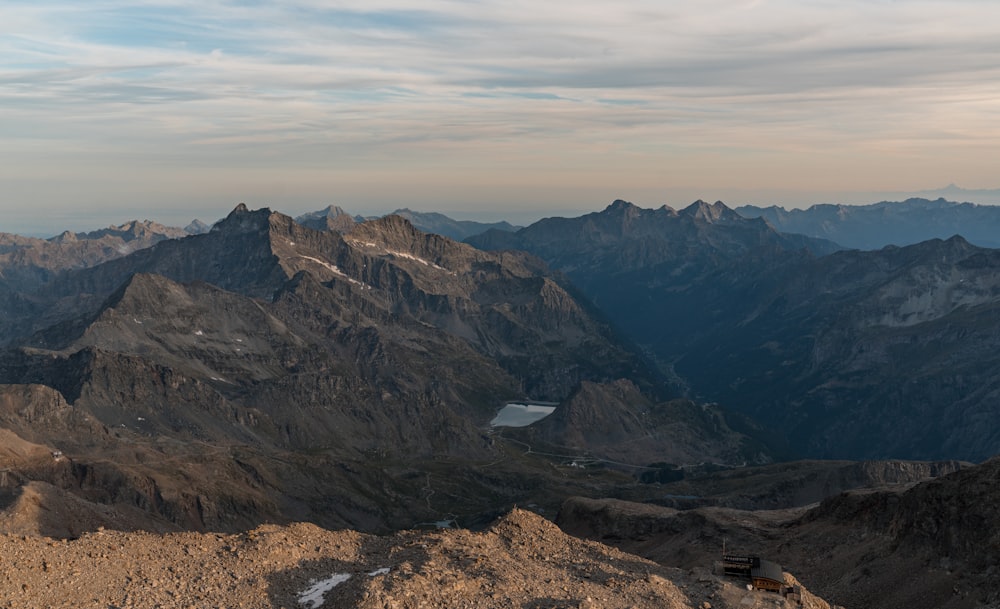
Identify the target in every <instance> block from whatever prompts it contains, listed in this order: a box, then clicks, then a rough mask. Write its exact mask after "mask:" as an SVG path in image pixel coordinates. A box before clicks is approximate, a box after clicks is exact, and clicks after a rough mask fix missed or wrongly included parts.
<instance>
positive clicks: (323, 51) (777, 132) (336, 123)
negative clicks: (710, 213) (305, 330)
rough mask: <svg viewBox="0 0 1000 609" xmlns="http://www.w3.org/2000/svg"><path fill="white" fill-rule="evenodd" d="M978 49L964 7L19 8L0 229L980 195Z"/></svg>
mask: <svg viewBox="0 0 1000 609" xmlns="http://www.w3.org/2000/svg"><path fill="white" fill-rule="evenodd" d="M997 24H1000V5H994V4H990V3H983V2H977V1H976V0H957V1H951V2H944V1H927V2H919V3H918V2H905V3H904V2H888V1H879V2H870V1H862V0H850V1H847V2H840V3H817V2H810V3H802V2H796V1H793V0H710V1H708V2H703V3H697V4H690V3H676V2H660V3H650V2H646V1H642V0H628V1H625V2H619V3H607V2H596V1H590V0H583V1H579V0H578V1H576V2H573V3H569V2H560V1H555V2H550V3H546V4H544V5H537V4H526V3H518V2H514V3H511V2H503V3H500V2H493V1H485V2H478V3H468V2H457V1H453V0H417V1H411V2H405V3H404V2H395V1H393V0H378V1H376V2H372V1H370V0H369V1H366V2H360V1H359V0H342V1H338V2H327V1H324V0H287V1H285V2H281V3H245V2H236V1H235V0H234V1H228V0H227V1H216V2H201V3H194V2H190V0H138V1H130V2H125V1H124V0H102V1H101V2H99V3H85V4H81V3H73V2H68V1H67V0H33V1H31V2H27V1H16V0H14V1H11V2H5V3H3V5H2V6H0V50H2V52H3V54H2V57H3V60H2V61H0V103H2V104H3V108H4V112H3V114H2V115H0V160H2V163H0V186H2V188H0V212H2V220H0V221H2V225H0V231H4V232H23V231H27V230H30V231H33V232H58V231H59V230H61V229H63V228H73V229H77V230H85V229H90V228H96V227H99V226H107V225H108V224H109V223H119V222H122V221H125V220H127V219H144V218H149V219H153V220H157V221H160V222H164V223H170V224H177V223H178V220H179V219H181V218H186V220H184V223H186V222H187V221H190V219H192V218H196V217H197V218H200V219H202V220H205V221H211V220H213V219H217V218H218V217H221V216H224V215H225V214H226V213H228V211H229V210H231V209H232V207H233V206H235V205H236V204H237V203H239V202H241V201H243V202H246V203H247V205H249V206H251V207H262V206H269V207H272V208H274V209H277V210H280V211H284V212H285V213H290V214H292V215H295V214H298V213H303V212H305V211H310V210H315V209H319V208H322V207H324V206H326V205H329V204H337V205H341V206H342V207H344V208H345V209H349V210H350V211H351V212H352V213H360V214H366V215H367V214H377V213H384V212H386V211H391V210H393V209H396V208H400V207H411V208H413V209H417V210H421V211H440V212H442V213H446V214H448V215H451V216H453V217H458V216H460V215H462V214H465V215H467V216H468V217H473V216H475V215H477V214H480V215H481V214H488V213H495V215H494V216H491V217H490V218H488V219H497V218H504V219H510V220H511V221H516V222H524V221H526V220H527V219H529V218H532V217H535V218H537V217H541V216H544V215H574V214H577V213H585V212H586V211H594V210H598V209H601V208H603V206H605V205H606V204H607V203H608V202H610V201H612V200H614V199H616V198H622V199H626V200H630V201H632V202H634V203H636V204H638V205H641V206H644V207H658V206H660V205H664V204H667V205H670V206H671V207H682V206H684V205H686V204H689V203H690V202H691V201H694V200H696V199H699V198H700V199H704V200H711V201H714V200H723V201H725V202H726V203H727V204H730V205H732V206H739V205H742V204H746V203H753V204H758V205H772V204H777V205H782V206H785V207H806V206H808V205H811V204H815V203H848V204H857V203H870V202H875V201H877V200H880V199H883V198H893V197H892V195H893V194H894V193H920V192H928V191H929V190H932V189H939V188H942V187H943V186H944V185H947V184H958V185H960V186H961V187H963V188H966V189H969V190H970V191H975V190H976V189H983V190H989V189H996V188H998V187H1000V183H998V179H997V177H996V170H995V161H996V158H995V157H996V150H998V149H1000V146H998V144H1000V115H998V114H997V112H996V110H995V108H996V100H997V99H1000V46H998V45H996V43H995V41H996V39H997V35H998V33H1000V31H998V30H1000V25H997ZM970 200H973V199H970ZM973 202H993V201H975V200H973ZM77 220H81V221H83V222H86V223H87V224H80V223H78V222H77Z"/></svg>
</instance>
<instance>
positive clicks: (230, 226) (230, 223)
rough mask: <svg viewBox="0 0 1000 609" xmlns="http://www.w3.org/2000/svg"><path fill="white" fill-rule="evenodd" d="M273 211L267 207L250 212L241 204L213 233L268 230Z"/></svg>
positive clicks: (217, 224) (221, 221) (219, 223)
mask: <svg viewBox="0 0 1000 609" xmlns="http://www.w3.org/2000/svg"><path fill="white" fill-rule="evenodd" d="M270 217H271V210H270V209H269V208H267V207H262V208H261V209H256V210H254V211H250V210H249V209H247V206H246V204H244V203H240V204H239V205H237V206H236V208H235V209H233V211H231V212H229V215H228V216H226V217H225V218H224V219H222V220H220V221H219V222H217V223H216V224H215V226H213V227H212V232H215V231H221V232H226V233H251V232H257V231H263V230H266V229H267V227H268V225H269V220H270Z"/></svg>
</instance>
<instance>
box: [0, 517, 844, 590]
mask: <svg viewBox="0 0 1000 609" xmlns="http://www.w3.org/2000/svg"><path fill="white" fill-rule="evenodd" d="M0 555H2V556H3V557H4V559H3V561H2V562H0V565H2V567H0V599H2V600H0V603H2V604H0V606H3V607H7V608H11V609H15V608H18V609H20V608H25V609H26V608H35V607H95V608H96V607H100V608H102V609H105V608H109V607H115V608H126V607H129V608H135V609H140V608H142V609H145V608H150V609H152V608H158V607H162V608H172V607H247V608H261V609H264V608H269V609H270V608H278V607H285V608H287V609H292V608H298V607H306V608H309V609H320V608H326V609H332V608H347V607H357V608H361V609H369V608H370V609H376V608H379V609H381V608H407V609H409V608H417V607H469V608H487V607H498V608H499V607H510V608H534V609H542V608H570V607H573V608H583V607H592V608H597V607H607V608H618V607H621V608H625V607H635V608H640V609H643V608H650V609H651V608H653V607H657V608H667V609H687V608H697V609H709V608H712V607H715V608H736V607H739V608H740V609H753V608H763V607H768V608H771V607H781V606H785V605H786V602H785V601H784V600H783V599H782V598H781V597H779V596H777V595H775V594H771V593H766V592H756V591H753V592H751V591H747V590H746V588H745V587H744V586H743V585H742V584H741V583H740V582H736V581H728V580H725V579H721V578H718V577H716V576H714V575H712V574H711V573H710V571H709V570H708V569H701V568H696V569H692V570H679V569H671V568H666V567H663V566H660V565H658V564H656V563H654V562H651V561H648V560H645V559H642V558H639V557H637V556H633V555H630V554H625V553H623V552H620V551H618V550H615V549H613V548H609V547H607V546H605V545H602V544H600V543H597V542H592V541H583V540H579V539H575V538H573V537H570V536H568V535H565V534H564V533H562V532H561V531H560V530H559V529H558V528H557V527H556V526H555V525H553V524H552V523H550V522H548V521H546V520H545V519H543V518H541V517H540V516H537V515H535V514H533V513H531V512H527V511H524V510H514V511H513V512H511V513H509V514H508V515H506V516H505V517H503V518H501V519H500V520H498V521H497V522H495V523H494V524H493V526H492V527H491V528H490V529H488V530H487V531H484V532H482V533H472V532H469V531H465V530H443V531H433V532H422V531H404V532H400V533H396V534H394V535H392V536H388V537H376V536H370V535H364V534H360V533H356V532H353V531H341V532H333V531H327V530H324V529H320V528H318V527H316V526H314V525H309V524H298V525H293V526H287V527H286V526H275V525H265V526H262V527H259V528H257V529H255V530H253V531H250V532H247V533H242V534H236V535H221V534H200V533H171V534H167V535H162V536H161V535H155V534H150V533H122V532H112V531H97V532H94V533H88V534H86V535H84V536H82V537H81V538H79V539H76V540H72V541H67V540H59V541H57V540H53V539H49V538H44V537H30V536H15V535H5V536H2V537H0ZM788 581H789V582H793V581H794V580H793V579H792V578H791V577H790V576H789V579H788ZM787 606H799V605H794V604H793V603H791V602H789V603H787ZM801 606H802V607H805V608H806V609H829V607H830V606H829V605H828V604H827V603H826V602H824V601H822V600H820V599H818V598H816V597H814V596H812V595H811V594H809V593H808V592H806V593H804V595H803V603H802V605H801Z"/></svg>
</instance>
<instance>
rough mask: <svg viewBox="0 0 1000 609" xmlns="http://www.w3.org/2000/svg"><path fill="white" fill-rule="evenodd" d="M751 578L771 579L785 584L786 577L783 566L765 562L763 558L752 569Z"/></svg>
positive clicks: (768, 561)
mask: <svg viewBox="0 0 1000 609" xmlns="http://www.w3.org/2000/svg"><path fill="white" fill-rule="evenodd" d="M750 577H753V578H755V579H756V578H758V577H759V578H761V579H770V580H773V581H776V582H778V583H779V584H780V583H784V581H785V577H784V574H783V573H782V570H781V565H779V564H778V563H776V562H771V561H770V560H764V559H763V558H761V559H760V560H759V561H757V562H756V564H754V566H753V568H751V569H750Z"/></svg>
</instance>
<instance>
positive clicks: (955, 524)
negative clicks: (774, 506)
mask: <svg viewBox="0 0 1000 609" xmlns="http://www.w3.org/2000/svg"><path fill="white" fill-rule="evenodd" d="M857 467H859V468H861V469H864V470H867V471H868V473H869V474H871V475H872V476H873V477H875V478H878V477H887V478H889V479H898V478H899V477H900V476H902V477H904V478H906V477H908V476H909V475H908V474H907V471H908V470H909V469H910V467H908V466H907V464H898V463H894V464H886V465H878V464H873V465H868V466H865V465H859V466H857ZM913 467H914V468H915V470H914V472H915V473H920V471H926V470H924V468H923V466H921V465H920V464H915V465H914V466H913ZM931 471H933V468H932V470H931ZM998 472H1000V461H998V460H991V461H988V462H986V463H983V464H981V465H977V466H971V467H967V468H963V469H960V470H958V471H954V472H952V473H948V474H945V475H941V476H939V477H937V478H934V479H931V480H925V481H923V482H920V483H917V484H902V485H895V486H891V487H885V488H881V489H874V490H873V489H869V490H858V491H851V492H846V493H839V494H836V495H834V496H831V497H829V498H827V499H826V500H824V501H823V502H822V503H820V504H819V505H818V506H813V507H811V508H799V509H796V510H779V511H757V512H749V511H740V510H732V509H722V508H698V509H694V510H686V511H678V510H674V509H671V508H664V507H657V506H652V505H648V504H646V505H643V504H634V503H629V502H624V501H620V500H611V499H607V500H592V499H571V500H569V501H567V502H566V503H565V504H564V505H563V508H562V509H561V510H560V514H559V517H558V518H557V523H558V524H559V526H560V527H562V528H563V529H564V530H566V531H568V532H570V533H573V534H576V535H581V536H585V537H588V538H591V539H597V540H602V541H604V542H605V543H611V544H613V545H615V546H617V547H620V548H622V549H624V550H626V551H630V552H634V553H636V554H639V555H642V556H646V557H647V558H651V559H654V560H658V561H661V562H667V563H670V564H678V565H681V566H694V565H697V564H704V563H705V562H706V561H711V560H713V557H715V556H718V554H719V552H721V549H722V548H723V547H724V544H725V547H726V548H727V549H728V551H730V552H735V553H742V554H754V555H759V556H766V557H769V558H771V559H773V560H777V561H779V562H780V563H781V564H782V565H784V566H785V568H787V569H789V570H792V571H793V572H795V573H796V576H797V577H798V578H799V579H801V580H802V581H803V582H804V583H805V584H806V585H807V586H808V587H809V588H810V589H812V590H814V591H816V592H818V593H819V594H821V595H822V596H824V597H825V598H827V599H830V600H831V601H832V602H836V603H838V604H842V605H844V606H846V607H872V608H876V609H882V608H885V609H897V608H898V609H901V608H903V607H910V608H917V609H932V608H937V607H949V608H951V607H954V608H958V607H968V606H977V607H992V606H994V605H995V604H996V603H998V602H1000V597H998V595H997V590H996V586H995V582H996V577H997V564H998V560H1000V556H998V555H997V547H1000V545H998V540H997V539H996V535H995V533H994V532H995V531H996V530H997V526H996V524H997V522H998V521H1000V513H998V511H997V508H996V506H997V504H998V502H997V493H998V489H1000V485H998V482H1000V477H998V476H1000V474H998Z"/></svg>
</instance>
